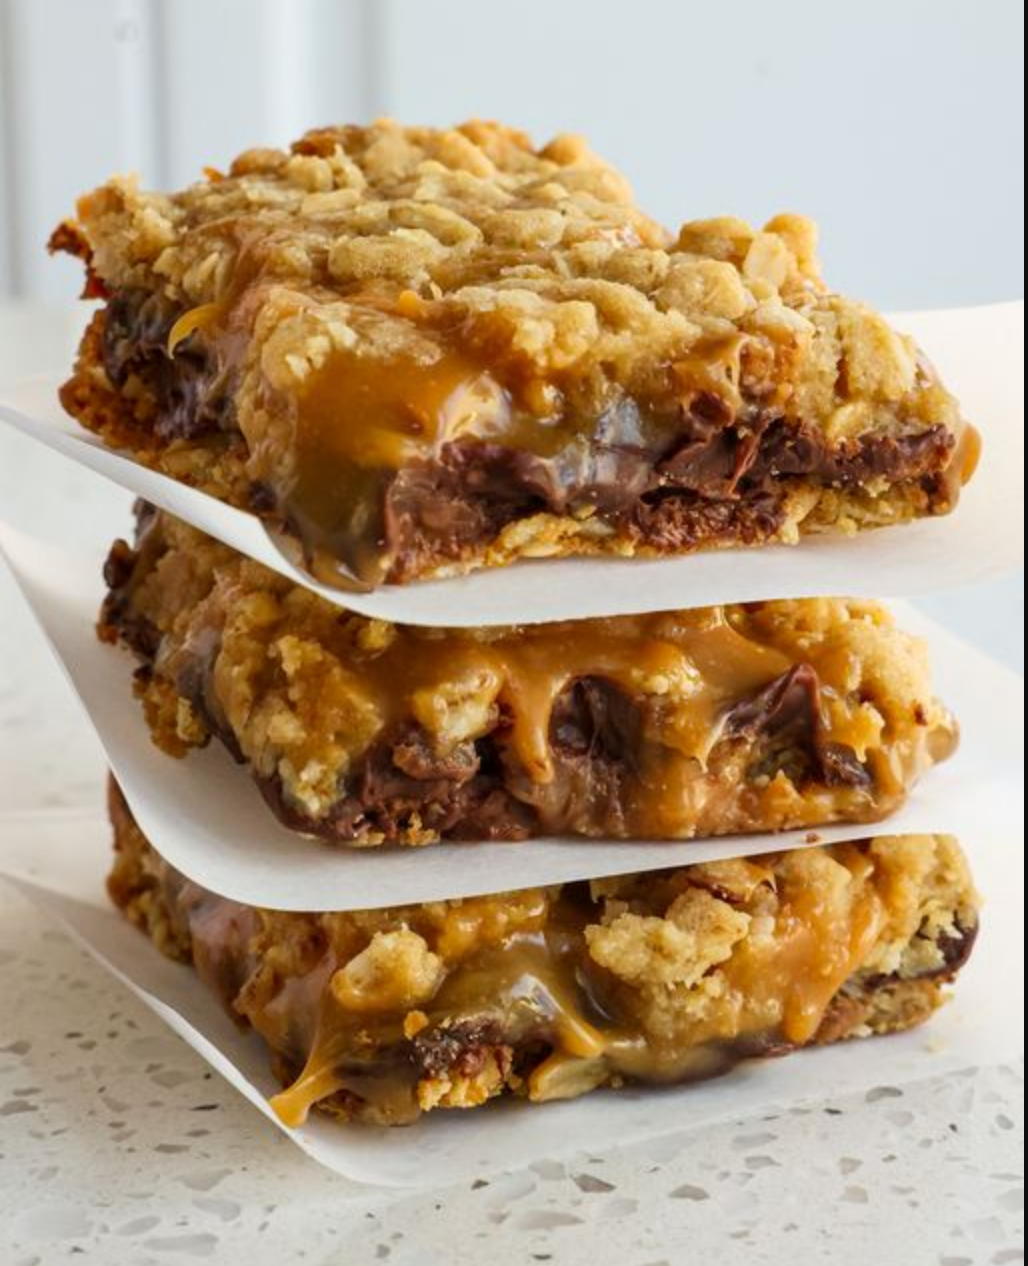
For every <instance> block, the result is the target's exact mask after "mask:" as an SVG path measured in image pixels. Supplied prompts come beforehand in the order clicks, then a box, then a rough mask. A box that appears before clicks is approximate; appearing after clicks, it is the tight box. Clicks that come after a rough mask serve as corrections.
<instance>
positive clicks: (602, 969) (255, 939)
mask: <svg viewBox="0 0 1028 1266" xmlns="http://www.w3.org/2000/svg"><path fill="white" fill-rule="evenodd" d="M111 808H112V818H113V821H114V824H115V842H116V848H117V857H116V861H115V866H114V870H113V873H112V876H111V880H110V889H111V895H112V897H113V898H114V900H115V901H116V902H117V904H118V905H119V906H121V907H122V908H123V909H124V910H125V912H126V914H127V915H128V916H129V918H131V919H132V920H133V922H135V923H137V924H138V925H139V926H141V927H142V928H143V929H144V930H145V931H147V932H148V933H149V935H150V936H151V937H152V938H153V939H154V940H155V942H156V943H157V944H158V945H159V946H160V947H161V948H162V949H163V950H164V952H166V953H169V954H171V955H172V956H173V957H177V958H180V959H183V960H185V961H187V962H188V961H192V962H193V963H194V966H195V967H196V969H197V971H198V972H199V974H200V975H201V976H202V977H203V979H204V980H205V981H206V983H207V984H208V985H209V986H211V987H212V988H214V989H215V990H216V992H217V993H218V994H219V995H220V996H221V997H222V999H223V1001H224V1002H225V1004H226V1006H228V1007H229V1008H230V1010H231V1011H232V1012H233V1014H235V1015H236V1016H237V1017H238V1018H240V1019H242V1020H243V1021H244V1022H245V1023H248V1024H251V1025H253V1027H254V1028H255V1029H256V1030H257V1031H258V1032H259V1033H260V1034H261V1035H262V1036H263V1037H264V1039H265V1041H266V1042H267V1044H268V1045H269V1047H270V1048H271V1050H272V1052H273V1055H274V1058H275V1067H276V1072H277V1073H278V1075H279V1077H280V1078H281V1080H282V1082H283V1085H284V1086H286V1087H287V1089H286V1090H285V1092H284V1093H283V1094H281V1095H279V1096H278V1097H277V1098H276V1100H275V1106H276V1108H277V1110H278V1111H279V1112H280V1114H281V1115H282V1116H283V1118H284V1119H286V1120H287V1121H289V1122H290V1123H293V1124H295V1123H297V1122H298V1121H299V1120H301V1119H302V1117H303V1116H304V1115H305V1114H306V1112H307V1110H308V1108H309V1107H310V1106H317V1107H318V1108H320V1109H322V1110H325V1111H329V1112H332V1113H334V1114H335V1115H337V1116H340V1117H342V1118H344V1119H359V1120H371V1121H380V1122H381V1121H384V1122H388V1123H395V1122H399V1121H404V1120H409V1119H410V1118H411V1117H412V1116H414V1115H417V1114H418V1113H419V1112H425V1111H429V1110H431V1109H435V1108H447V1107H448V1108H467V1107H475V1106H478V1105H480V1104H482V1103H485V1102H487V1101H488V1100H489V1099H492V1098H495V1097H496V1096H498V1095H502V1094H508V1093H513V1094H517V1095H519V1096H521V1097H527V1098H529V1099H531V1100H536V1101H540V1100H547V1099H554V1098H567V1097H571V1096H575V1095H579V1094H584V1093H586V1092H587V1091H589V1090H591V1089H595V1088H597V1087H599V1086H603V1085H621V1084H622V1083H623V1082H625V1081H643V1082H658V1083H660V1082H665V1083H666V1082H673V1081H678V1080H689V1079H692V1078H696V1077H703V1076H709V1075H711V1074H712V1073H715V1072H718V1071H723V1070H724V1069H725V1068H727V1067H730V1066H731V1064H732V1063H734V1062H736V1061H737V1060H738V1059H740V1058H744V1057H746V1056H747V1055H754V1054H757V1055H759V1054H780V1053H783V1052H785V1051H787V1050H790V1049H793V1048H795V1047H797V1046H801V1045H805V1044H808V1043H817V1044H820V1043H824V1042H834V1041H840V1040H843V1039H845V1038H849V1037H860V1036H867V1035H869V1034H871V1033H881V1032H895V1031H898V1030H900V1029H904V1028H909V1027H910V1026H911V1025H914V1024H918V1023H921V1022H922V1021H923V1020H924V1019H926V1018H927V1017H928V1015H930V1014H931V1012H932V1011H933V1010H934V1009H935V1008H936V1007H937V1006H938V1005H939V1003H940V1001H941V1000H942V996H943V993H942V985H943V984H944V983H945V982H946V981H947V980H949V979H951V978H952V977H953V975H955V973H956V971H957V970H958V969H959V967H960V965H961V963H962V962H963V961H964V959H965V958H966V957H967V955H968V953H969V952H970V949H971V944H972V942H973V937H974V932H975V929H976V927H977V899H976V897H975V894H974V890H973V887H972V885H971V880H970V877H969V874H968V871H967V866H966V863H965V861H964V859H963V856H962V854H961V852H960V850H959V848H958V847H957V845H956V843H955V841H953V840H952V839H951V838H949V837H946V836H908V837H889V838H885V837H883V838H880V839H877V840H872V841H864V842H862V843H857V844H844V845H835V846H832V847H822V848H810V849H803V850H797V851H793V852H787V853H780V854H774V855H769V856H765V857H757V858H750V859H745V860H735V861H727V862H718V863H711V864H706V865H697V866H691V867H685V868H679V869H677V870H668V871H658V872H653V873H650V874H643V875H628V876H624V877H621V878H617V879H609V880H601V881H595V882H594V883H592V884H591V885H589V884H585V883H579V884H567V885H564V886H562V887H561V886H555V887H551V888H546V889H529V890H525V891H522V892H516V893H501V894H497V895H494V896H489V897H476V898H467V899H464V900H461V901H440V902H433V903H431V904H428V905H421V906H416V905H415V906H405V907H399V908H395V909H384V910H375V911H357V912H353V913H348V914H318V915H306V914H282V913H274V912H271V911H266V910H253V909H249V908H247V907H243V906H237V905H234V904H233V903H231V902H227V901H224V900H222V899H219V898H215V897H212V896H211V895H210V894H207V893H204V892H203V891H202V890H201V889H199V888H197V887H196V885H193V884H190V883H188V882H187V881H185V880H183V879H182V878H181V876H177V875H176V874H175V873H174V872H173V871H171V870H170V869H169V868H168V867H167V866H166V865H165V864H164V863H163V862H162V860H161V859H160V857H159V856H158V855H157V854H156V852H154V850H153V849H152V848H151V846H150V845H149V844H148V843H147V841H146V840H145V839H144V837H143V836H142V835H141V833H140V832H139V829H138V827H137V826H136V825H135V823H134V821H133V820H132V817H131V814H130V813H129V811H128V809H127V807H126V806H125V804H124V802H123V801H122V799H121V797H120V795H119V793H118V792H117V791H116V790H114V791H113V794H112V803H111Z"/></svg>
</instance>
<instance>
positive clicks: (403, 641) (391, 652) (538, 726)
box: [353, 607, 793, 808]
mask: <svg viewBox="0 0 1028 1266" xmlns="http://www.w3.org/2000/svg"><path fill="white" fill-rule="evenodd" d="M792 666H793V665H792V661H791V660H790V659H789V658H788V657H787V656H786V655H784V654H782V653H781V652H780V651H777V650H774V649H772V648H771V647H768V646H764V645H762V644H761V643H759V642H757V641H754V640H752V639H750V638H748V637H747V636H746V635H745V634H744V633H742V632H740V631H739V630H737V629H736V628H735V627H734V626H733V625H732V623H731V622H730V620H729V619H728V617H727V616H726V613H725V609H724V608H722V607H713V608H708V609H701V610H697V611H688V612H676V613H670V614H666V613H659V614H652V615H642V616H622V617H614V618H609V619H595V620H582V621H568V622H563V623H557V624H538V625H527V626H524V627H519V628H515V629H507V630H502V631H500V632H499V633H498V634H497V635H496V636H494V637H492V638H488V639H486V638H482V637H475V636H473V635H471V634H468V633H466V632H464V631H462V630H449V631H447V632H446V634H445V636H444V637H433V636H432V635H431V634H426V633H424V632H421V631H418V630H415V629H410V628H401V627H398V628H397V630H396V635H395V638H394V640H393V642H392V643H391V645H390V646H389V647H388V649H387V650H386V651H384V652H383V653H382V654H380V655H378V656H375V657H372V658H369V659H367V660H366V661H363V660H362V661H360V662H359V663H358V662H354V665H353V667H354V669H355V671H357V672H359V674H360V677H361V682H362V685H363V686H364V687H365V688H366V689H368V690H369V691H370V692H371V694H372V696H373V698H374V699H375V702H376V704H377V706H378V708H379V709H380V710H381V711H382V713H383V714H384V715H385V716H386V717H391V718H392V719H394V720H396V719H400V718H402V717H403V716H407V715H409V714H410V712H411V711H412V701H413V705H414V710H415V711H416V709H417V700H418V698H425V697H429V696H434V695H435V694H436V692H437V689H438V687H439V686H442V685H443V684H445V685H446V686H447V687H448V689H449V690H450V691H451V692H452V689H453V686H454V684H457V685H458V686H459V685H460V683H463V682H466V683H467V693H468V696H469V698H475V697H480V696H482V695H485V696H487V697H492V698H493V699H494V701H495V705H496V706H498V707H499V708H500V709H501V710H502V711H503V713H504V715H505V716H508V717H509V726H508V728H507V730H506V736H505V738H504V739H503V742H504V744H505V746H506V747H507V748H508V749H509V751H510V752H511V754H512V755H513V756H514V757H515V758H516V760H517V761H518V763H519V765H520V766H521V768H522V769H523V770H524V771H525V773H526V775H527V776H528V778H529V779H530V780H531V781H532V782H534V783H537V784H547V783H549V782H551V781H552V780H553V776H554V769H553V758H552V751H551V743H550V723H551V718H552V715H553V709H554V705H555V703H556V701H557V698H558V697H559V695H560V694H561V693H562V692H563V691H564V690H566V689H567V688H568V687H569V686H570V685H571V684H572V683H573V682H574V681H576V680H578V679H581V678H601V679H602V680H604V681H607V682H610V683H611V684H613V685H614V686H617V687H618V688H619V689H621V690H622V691H624V692H625V694H627V695H629V696H630V697H633V698H635V699H637V700H638V699H641V698H642V697H643V696H644V695H649V696H650V697H651V698H653V699H654V700H656V701H657V702H658V703H659V700H660V698H661V694H662V693H673V694H674V695H675V696H676V699H681V697H682V696H683V695H684V696H685V697H686V699H687V704H688V706H686V707H676V708H674V709H673V710H670V720H669V722H668V723H667V724H663V725H661V726H660V727H659V733H657V734H654V735H653V736H652V737H653V738H655V739H656V740H658V742H659V745H661V746H662V747H663V748H664V749H665V750H666V751H668V752H669V753H670V754H671V755H672V756H674V757H677V758H679V759H677V760H676V761H675V763H676V764H677V765H679V766H680V765H681V764H682V763H683V762H682V761H681V759H680V758H681V757H691V758H694V759H696V760H697V761H699V762H700V763H701V764H702V763H703V762H704V761H705V760H706V758H707V756H708V755H709V752H710V750H711V748H712V747H713V746H714V744H715V743H716V742H717V739H718V736H719V731H720V724H721V720H722V717H723V715H724V712H725V710H726V708H727V707H728V706H730V705H731V704H732V703H733V702H735V701H736V700H738V699H739V698H741V697H746V696H747V695H749V694H752V693H753V692H754V691H756V690H759V689H760V688H761V687H763V686H765V685H767V684H768V683H769V682H771V681H773V680H774V679H775V678H776V677H778V676H779V675H781V674H782V673H784V672H787V671H788V670H789V669H790V668H791V667H792ZM419 719H420V720H421V721H422V723H423V724H424V722H425V720H426V717H425V716H423V715H422V716H421V717H419ZM427 719H428V720H431V718H430V717H429V718H427ZM650 772H651V773H652V775H653V778H652V779H649V778H647V777H646V771H642V774H643V782H644V786H643V787H641V788H640V791H641V794H642V795H643V796H646V797H649V796H650V795H652V794H653V793H658V794H659V793H660V791H661V789H662V783H663V780H665V779H666V777H667V771H666V770H664V769H663V768H657V767H654V769H652V770H651V771H650ZM640 808H642V806H640Z"/></svg>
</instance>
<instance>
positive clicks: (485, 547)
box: [51, 121, 977, 587]
mask: <svg viewBox="0 0 1028 1266" xmlns="http://www.w3.org/2000/svg"><path fill="white" fill-rule="evenodd" d="M815 238H816V231H815V228H814V226H813V224H811V222H810V221H808V220H805V219H802V218H801V217H799V216H794V215H780V216H776V217H775V218H774V219H773V220H771V221H769V223H768V224H767V225H765V227H764V228H763V229H762V230H755V229H752V228H750V227H749V225H747V224H745V223H743V222H742V221H741V220H736V219H732V218H721V219H714V220H704V221H695V222H692V223H687V224H685V225H683V227H682V228H681V229H680V230H679V232H678V234H677V236H676V235H675V234H672V233H669V232H668V231H667V230H666V229H664V228H663V227H661V225H659V224H657V223H656V222H655V221H653V220H652V219H650V218H649V217H648V216H646V215H645V214H643V212H642V211H640V210H639V209H638V208H637V207H636V205H635V203H634V202H633V199H632V195H631V192H630V190H629V189H628V187H627V185H626V183H625V181H624V179H623V177H622V176H621V175H620V174H619V173H618V172H617V171H615V170H614V169H613V168H612V167H610V166H609V165H608V164H607V163H605V162H603V161H602V160H601V159H599V158H597V157H596V156H595V155H594V154H593V153H591V151H590V150H589V149H588V148H587V146H586V145H585V143H584V142H583V141H581V140H580V139H578V138H574V137H569V136H559V137H557V138H556V139H555V140H553V141H551V142H550V144H549V145H547V146H545V147H544V148H543V149H539V150H537V149H535V148H533V146H532V144H531V142H530V141H529V140H528V138H526V137H525V136H524V135H523V134H522V133H520V132H517V131H514V130H511V129H510V128H506V127H502V126H500V125H498V124H493V123H477V122H476V123H468V124H465V125H464V126H462V127H459V128H455V129H452V130H437V129H432V128H404V127H400V126H399V125H397V124H396V123H393V122H388V121H385V122H379V123H376V124H374V125H373V126H371V127H332V128H324V129H320V130H316V131H312V132H309V133H307V134H306V135H305V136H304V137H303V138H302V139H301V140H299V141H298V142H296V143H295V144H294V145H293V146H292V148H291V149H290V151H289V152H285V151H281V150H269V149H257V150H250V151H248V152H246V153H244V154H242V155H240V156H239V157H238V158H237V159H236V160H235V162H234V163H233V164H232V166H231V167H230V169H229V171H228V173H227V175H223V174H222V173H221V172H218V171H214V170H209V171H208V172H207V174H206V178H205V179H204V180H202V181H200V182H199V183H196V184H194V185H191V186H190V187H188V188H187V189H185V190H182V191H181V192H179V193H174V194H163V193H149V192H143V191H142V190H140V188H139V187H138V185H137V183H136V181H135V180H134V179H132V178H131V177H118V178H115V179H113V180H111V181H109V182H108V183H107V184H105V185H102V186H101V187H100V188H99V189H97V190H95V191H94V192H93V193H91V194H88V195H86V196H85V197H83V198H82V199H81V200H80V202H79V205H78V218H77V220H75V221H69V222H67V223H65V224H63V225H61V226H60V227H59V228H58V229H57V231H56V232H55V234H54V236H53V238H52V240H51V247H52V248H53V249H56V250H65V251H70V252H71V253H73V254H75V255H78V256H80V257H81V258H82V259H83V261H84V262H85V264H86V268H87V273H88V279H87V286H86V294H87V295H88V296H90V297H99V298H101V299H103V300H104V303H103V306H102V307H101V308H100V309H99V311H98V312H97V313H96V315H95V316H94V318H93V321H92V323H91V324H90V326H89V329H88V331H87V333H86V335H85V337H84V339H83V342H82V346H81V349H80V352H79V357H78V361H77V364H76V368H75V372H74V376H73V377H72V378H71V379H70V381H69V382H68V383H67V384H66V385H65V386H64V388H63V391H62V400H63V402H64V405H65V407H66V408H67V409H68V410H69V411H70V412H71V413H72V414H73V415H74V416H75V417H77V418H78V419H79V420H80V421H81V422H82V423H83V424H84V425H85V426H87V427H89V428H90V429H91V430H94V431H96V432H98V433H99V434H100V435H101V436H103V438H104V439H105V440H107V441H108V442H109V443H111V444H114V445H117V446H121V447H127V448H128V449H129V450H131V451H132V452H133V453H134V454H135V455H136V456H137V457H139V458H140V459H142V460H143V461H145V462H147V463H149V464H152V465H154V466H156V467H157V468H159V469H160V470H162V471H164V472H166V473H168V474H170V475H172V476H174V477H176V478H178V479H181V480H183V481H185V482H187V483H190V484H193V485H196V486H198V487H200V488H202V489H204V490H205V491H207V492H209V493H211V494H213V495H214V496H217V497H220V498H223V499H225V500H226V501H229V502H231V503H232V504H235V505H238V506H242V507H245V508H248V509H250V510H253V511H255V512H256V513H257V514H259V515H261V516H262V517H263V518H265V519H266V520H267V521H268V522H269V524H271V525H272V526H274V527H276V528H278V529H279V530H282V531H284V532H285V533H287V535H288V536H290V537H292V538H293V539H294V540H295V541H296V542H297V543H298V544H299V545H300V546H301V547H302V550H303V553H304V556H305V558H306V562H307V565H308V566H309V567H310V568H311V570H312V571H313V572H314V573H315V574H316V575H317V576H318V577H319V578H321V579H323V580H326V581H328V582H329V583H335V584H337V585H340V586H342V587H346V586H348V585H350V586H352V585H354V584H357V585H361V584H363V585H367V584H376V583H379V582H382V581H389V582H395V583H402V582H405V581H410V580H413V579H417V578H423V577H429V576H441V575H447V574H453V573H459V572H464V571H468V570H470V569H472V568H476V567H481V566H486V565H498V564H505V563H509V562H511V561H513V560H515V559H518V558H522V557H540V556H554V555H568V554H620V555H660V554H678V553H683V552H688V551H691V550H695V549H698V548H704V547H710V546H734V545H753V544H759V543H761V542H765V541H785V542H794V541H796V540H797V539H798V537H799V536H800V535H801V534H803V533H812V532H824V531H832V532H846V533H851V532H854V531H856V530H857V529H860V528H864V527H872V526H877V525H882V524H889V523H895V522H899V521H902V520H906V519H910V518H913V517H916V516H920V515H928V514H940V513H945V512H946V511H948V510H950V509H951V508H952V507H953V505H954V504H955V503H956V500H957V497H958V495H959V489H960V485H961V483H962V482H963V481H964V480H965V479H966V478H967V477H968V476H969V475H970V473H971V471H972V470H973V467H974V462H975V457H976V452H977V436H976V433H975V432H974V430H973V428H971V427H970V426H968V425H967V424H965V423H964V422H963V421H962V419H961V416H960V413H959V410H958V407H957V404H956V402H955V401H954V400H953V398H952V397H951V396H950V395H949V394H948V393H947V392H946V391H945V389H944V388H943V387H942V385H941V384H940V383H939V381H938V379H937V377H936V375H935V373H934V371H933V369H932V367H931V365H930V364H929V363H928V362H927V361H926V360H925V358H924V357H923V356H922V354H921V353H920V352H919V350H918V348H917V347H916V346H915V345H914V344H913V342H912V341H911V340H910V339H909V338H907V337H905V336H903V335H902V334H900V333H897V332H896V331H895V330H893V329H892V328H891V327H890V326H889V325H888V324H887V322H886V321H884V320H883V319H882V318H881V317H880V316H878V315H876V314H875V313H874V312H871V311H869V310H868V309H867V308H865V307H863V306H861V305H860V304H857V303H854V302H852V301H850V300H848V299H844V298H842V297H840V296H839V295H836V294H833V293H832V292H831V291H830V290H828V289H827V288H826V286H825V284H824V283H823V281H822V280H821V276H820V273H819V270H818V265H817V261H816V258H815Z"/></svg>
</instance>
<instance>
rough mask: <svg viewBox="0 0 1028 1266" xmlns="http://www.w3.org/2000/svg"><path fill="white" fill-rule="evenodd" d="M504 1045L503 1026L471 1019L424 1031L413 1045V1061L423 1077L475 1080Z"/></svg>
mask: <svg viewBox="0 0 1028 1266" xmlns="http://www.w3.org/2000/svg"><path fill="white" fill-rule="evenodd" d="M502 1045H503V1025H502V1024H501V1023H500V1021H499V1020H498V1019H497V1018H496V1017H494V1016H471V1017H469V1018H467V1019H462V1020H457V1021H456V1022H455V1023H453V1024H447V1025H440V1026H439V1027H437V1028H431V1029H425V1030H424V1031H423V1032H421V1033H419V1034H418V1035H417V1036H416V1037H415V1038H414V1039H413V1041H412V1043H411V1046H412V1049H413V1058H414V1061H415V1063H416V1064H417V1065H418V1067H419V1068H420V1070H421V1073H422V1075H423V1076H429V1077H440V1076H443V1075H445V1074H447V1073H457V1074H459V1075H460V1076H462V1077H474V1076H475V1075H476V1074H477V1073H479V1072H481V1070H482V1066H483V1064H484V1063H485V1059H486V1056H487V1055H488V1054H489V1053H490V1052H491V1051H494V1050H495V1049H496V1048H497V1047H501V1046H502Z"/></svg>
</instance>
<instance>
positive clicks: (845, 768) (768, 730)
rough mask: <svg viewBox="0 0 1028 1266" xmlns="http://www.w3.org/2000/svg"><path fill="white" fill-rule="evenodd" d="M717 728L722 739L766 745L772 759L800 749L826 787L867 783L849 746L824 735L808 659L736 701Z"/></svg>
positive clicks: (867, 777) (868, 777) (815, 681)
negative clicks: (754, 692)
mask: <svg viewBox="0 0 1028 1266" xmlns="http://www.w3.org/2000/svg"><path fill="white" fill-rule="evenodd" d="M722 732H723V734H724V735H725V737H726V738H744V739H746V740H747V742H750V743H756V742H757V741H758V740H759V741H761V742H763V743H765V744H767V745H768V747H769V749H770V753H771V755H772V757H773V759H774V760H777V759H778V757H779V755H780V754H781V753H785V754H787V755H789V756H791V755H792V753H793V749H797V748H798V749H801V750H802V751H803V752H804V753H805V754H806V756H807V757H808V759H809V762H810V771H809V772H810V774H811V775H812V776H813V777H815V778H817V779H819V780H820V781H821V782H824V783H826V784H827V785H828V786H838V785H849V786H854V787H866V786H870V784H871V775H870V774H869V773H868V771H867V770H866V769H865V768H864V766H863V765H861V763H860V761H859V760H858V759H857V755H856V753H855V752H854V751H853V749H852V748H851V747H847V746H846V745H845V744H843V743H834V742H829V741H827V739H826V738H825V722H824V717H823V715H822V711H821V685H820V681H819V680H818V675H817V672H816V670H815V669H814V668H813V667H812V666H811V665H810V664H796V665H795V667H793V668H790V669H789V671H788V672H786V673H783V674H782V675H781V676H780V677H776V678H775V680H774V681H772V682H771V683H770V685H768V686H765V687H764V689H763V690H761V691H760V693H759V694H756V695H754V696H753V698H752V699H747V700H745V701H743V702H742V703H737V704H736V705H735V706H734V707H732V708H731V709H730V710H729V711H728V712H727V713H726V715H725V717H724V721H723V729H722ZM797 772H799V771H792V770H791V771H790V773H797Z"/></svg>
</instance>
